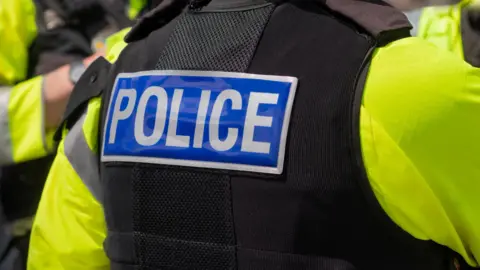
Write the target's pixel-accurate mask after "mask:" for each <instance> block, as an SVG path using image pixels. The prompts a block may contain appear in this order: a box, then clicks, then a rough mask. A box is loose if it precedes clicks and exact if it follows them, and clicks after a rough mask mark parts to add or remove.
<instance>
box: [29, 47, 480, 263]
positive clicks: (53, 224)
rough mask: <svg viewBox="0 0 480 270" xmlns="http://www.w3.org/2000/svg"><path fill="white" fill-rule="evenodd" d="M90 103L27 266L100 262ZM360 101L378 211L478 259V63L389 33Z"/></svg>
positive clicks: (61, 165) (67, 148)
mask: <svg viewBox="0 0 480 270" xmlns="http://www.w3.org/2000/svg"><path fill="white" fill-rule="evenodd" d="M122 46H124V44H122V45H121V46H117V47H116V49H117V52H118V51H119V50H120V49H121V47H122ZM431 78H435V79H434V80H432V79H431ZM100 105H101V98H94V99H92V100H91V101H90V102H89V105H88V109H87V110H86V112H85V113H84V115H83V116H82V117H81V118H80V120H79V121H78V122H77V123H76V124H75V125H74V126H73V128H71V129H70V130H69V131H68V132H67V131H65V133H64V139H63V140H62V141H61V143H60V146H59V150H58V153H57V156H56V159H55V161H54V164H53V167H52V170H51V172H50V175H49V177H48V180H47V183H46V185H45V189H44V193H43V196H42V199H41V202H40V206H39V209H38V212H37V216H36V219H35V221H34V226H33V231H32V236H31V246H30V251H29V258H28V269H30V270H37V269H38V270H40V269H42V270H43V269H69V270H75V269H82V270H89V269H109V260H108V258H107V257H106V255H105V253H104V250H103V245H102V244H103V241H104V239H105V237H106V224H105V219H104V213H103V210H102V206H101V204H100V202H99V201H98V200H97V199H96V198H97V197H98V192H99V190H98V188H99V178H100V176H99V174H98V164H97V162H98V160H97V153H98V151H99V146H98V145H97V137H96V136H97V134H98V128H99V127H98V125H99V117H100ZM362 105H363V106H362V108H361V119H360V130H359V131H358V132H360V135H361V144H362V151H363V157H364V162H365V166H366V170H367V174H368V177H369V180H370V183H371V186H372V188H373V191H374V193H375V195H376V197H377V199H378V201H379V202H380V204H381V206H382V207H383V209H384V210H385V212H386V213H387V214H388V215H389V217H390V218H391V219H392V220H393V221H394V222H395V223H396V224H398V225H399V226H400V227H401V228H403V229H404V230H405V231H407V232H408V233H410V234H411V235H412V236H414V237H416V238H418V239H423V240H427V239H430V240H433V241H435V242H437V243H439V244H441V245H445V246H447V247H449V248H451V249H453V250H455V251H457V252H458V253H459V254H461V255H462V256H463V257H464V258H465V260H466V261H467V262H468V263H469V264H470V265H472V266H477V265H479V263H480V215H479V212H478V209H480V196H478V194H479V192H480V181H478V180H479V179H480V155H479V154H478V153H480V140H479V138H480V125H478V119H479V118H478V116H479V115H480V70H478V69H475V68H473V67H471V66H470V65H468V64H466V63H465V62H463V61H461V60H460V59H459V58H458V57H455V56H454V55H451V54H446V53H444V52H443V51H442V50H440V49H438V48H436V47H435V46H433V45H431V44H429V43H427V42H424V41H422V40H421V39H419V38H406V39H402V40H398V41H396V42H393V43H391V44H390V45H388V46H386V47H382V48H379V49H377V51H376V53H375V54H374V57H373V60H372V62H371V67H370V72H369V75H368V78H367V82H366V85H365V88H364V97H363V103H362ZM79 153H82V155H79Z"/></svg>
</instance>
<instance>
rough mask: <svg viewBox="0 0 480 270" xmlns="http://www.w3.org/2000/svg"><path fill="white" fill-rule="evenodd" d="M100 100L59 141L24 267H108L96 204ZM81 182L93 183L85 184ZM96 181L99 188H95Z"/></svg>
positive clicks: (86, 269)
mask: <svg viewBox="0 0 480 270" xmlns="http://www.w3.org/2000/svg"><path fill="white" fill-rule="evenodd" d="M100 104H101V100H100V99H99V98H96V99H93V100H91V101H90V103H89V106H88V109H87V111H86V113H85V114H84V116H83V117H82V118H81V119H80V120H79V121H78V122H77V123H76V124H75V125H74V126H73V128H72V129H71V130H70V131H69V132H68V134H67V135H66V137H65V139H64V140H62V142H61V143H60V146H59V149H58V152H57V156H56V157H55V161H54V163H53V165H52V168H51V170H50V174H49V176H48V178H47V182H46V184H45V187H44V190H43V194H42V198H41V200H40V204H39V207H38V211H37V214H36V217H35V220H34V224H33V227H32V234H31V242H30V249H29V256H28V269H30V270H37V269H38V270H45V269H51V270H54V269H58V270H60V269H62V270H63V269H65V270H67V269H68V270H77V269H78V270H90V269H91V270H94V269H95V270H97V269H105V270H106V269H109V261H108V258H107V257H106V255H105V253H104V250H103V241H104V239H105V237H106V225H105V220H104V217H103V209H102V207H101V204H100V203H99V200H100V199H98V197H95V196H94V195H97V196H99V192H98V191H99V190H98V189H99V186H98V185H99V183H100V182H99V177H100V176H99V172H98V164H97V162H98V160H97V158H96V157H97V155H96V152H97V145H96V142H97V141H96V135H97V132H98V118H99V115H100ZM85 183H91V184H92V185H90V186H87V185H86V184H85ZM94 183H97V186H94V185H95V184H94Z"/></svg>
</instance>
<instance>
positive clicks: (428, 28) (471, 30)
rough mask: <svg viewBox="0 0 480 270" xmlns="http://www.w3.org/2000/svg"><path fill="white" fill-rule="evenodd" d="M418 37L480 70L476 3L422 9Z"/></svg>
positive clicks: (469, 0)
mask: <svg viewBox="0 0 480 270" xmlns="http://www.w3.org/2000/svg"><path fill="white" fill-rule="evenodd" d="M418 36H419V37H421V38H423V39H425V40H428V41H429V42H431V43H433V44H435V45H436V46H438V47H440V48H442V49H445V50H448V51H450V52H453V53H455V54H456V55H458V56H459V57H462V58H464V59H465V61H466V62H468V63H469V64H471V65H473V66H475V67H480V1H477V0H463V1H461V2H459V3H456V4H452V5H449V6H443V7H428V8H425V9H424V10H423V11H422V15H421V17H420V20H419V28H418Z"/></svg>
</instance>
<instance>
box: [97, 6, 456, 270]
mask: <svg viewBox="0 0 480 270" xmlns="http://www.w3.org/2000/svg"><path fill="white" fill-rule="evenodd" d="M214 1H215V0H214ZM214 1H213V2H212V4H213V3H215V2H214ZM292 2H294V3H283V4H281V5H280V6H279V7H277V8H275V9H274V11H273V12H272V6H263V7H257V8H252V9H247V8H246V9H244V10H241V11H240V10H235V8H234V11H228V8H226V9H224V10H223V11H222V12H212V11H211V10H210V11H209V9H208V6H207V7H206V8H205V11H202V10H200V11H198V10H197V11H187V12H184V13H183V14H181V15H180V16H179V17H178V18H176V19H174V20H173V21H171V22H170V23H168V24H167V25H166V26H165V27H163V28H160V29H157V30H155V31H153V32H151V31H150V32H149V31H143V30H144V29H142V28H141V27H140V29H137V30H136V31H138V33H142V36H143V37H146V38H145V39H142V38H140V39H135V38H134V39H132V40H131V42H133V43H131V45H129V46H128V47H127V48H126V50H125V51H124V53H122V56H121V57H120V58H119V60H118V61H117V63H116V65H115V67H114V68H113V74H112V75H111V76H110V80H111V82H110V86H111V87H113V81H114V77H115V75H116V74H118V73H119V72H135V71H142V70H151V69H153V67H155V69H160V70H171V69H180V70H211V71H234V72H247V73H252V74H266V75H280V76H294V77H297V78H298V79H299V84H298V88H297V94H296V97H295V104H294V107H293V110H292V115H291V120H290V128H289V134H288V138H287V149H286V158H285V166H284V173H283V174H282V175H278V176H266V175H263V174H255V173H242V172H229V171H224V170H213V169H209V168H203V169H198V168H195V169H194V168H186V167H178V166H164V165H160V164H155V165H154V164H141V163H124V162H105V163H103V164H102V166H101V174H102V177H101V178H102V183H103V185H104V186H105V189H104V190H105V191H106V194H105V195H104V196H105V205H104V209H105V215H106V221H107V226H108V236H107V241H106V251H107V255H108V256H109V258H110V259H111V261H112V264H111V268H112V269H239V270H247V269H248V270H250V269H255V270H257V269H265V270H266V269H282V270H286V269H292V270H293V269H308V270H309V269H317V270H357V269H358V270H385V269H389V270H404V269H410V270H423V269H438V270H442V269H444V270H447V269H448V270H450V268H451V266H452V260H451V258H452V257H451V256H450V255H451V254H450V251H448V250H447V249H445V248H443V247H440V246H438V245H436V244H434V243H432V242H426V241H420V240H417V239H415V238H413V237H412V236H410V235H408V234H407V233H406V232H404V231H403V230H402V229H400V228H399V227H398V226H396V225H395V224H394V223H393V222H392V221H391V220H390V219H389V217H388V216H387V215H386V214H385V213H384V212H383V210H382V209H381V207H380V206H379V204H378V202H377V201H376V199H375V197H374V195H373V193H372V190H371V187H370V184H369V182H368V179H367V176H366V174H365V170H364V168H363V163H362V159H361V148H360V140H359V131H358V121H359V113H360V106H359V104H360V103H359V102H360V100H361V96H362V91H363V83H364V81H365V77H366V75H367V72H368V63H369V61H370V57H371V55H372V53H373V50H374V49H375V46H376V45H379V44H378V39H377V38H376V37H373V36H372V33H371V32H370V31H369V29H363V28H362V24H361V23H359V22H358V21H355V18H353V17H350V18H347V17H345V16H343V15H342V16H340V15H338V13H336V12H332V10H331V9H329V8H327V7H326V6H325V4H324V3H320V2H319V1H318V2H317V1H292ZM346 4H348V3H345V5H346ZM380 10H383V9H380ZM388 12H389V13H388V14H392V13H391V9H388ZM362 14H363V15H364V13H362ZM379 15H382V16H380V18H383V16H384V15H385V14H384V13H381V12H380V14H379ZM151 18H152V20H153V19H154V18H155V13H152V14H151ZM362 18H363V19H364V17H362ZM292 22H295V23H292ZM150 26H151V25H150ZM387 26H388V27H387ZM387 26H385V24H384V23H383V22H381V23H379V24H378V25H374V27H373V28H371V29H375V31H377V30H378V33H388V32H389V30H392V31H396V30H401V29H403V24H401V25H399V28H398V29H395V28H391V27H392V25H387ZM382 27H384V28H385V29H384V28H382ZM371 29H370V30H371ZM150 30H152V29H151V28H150ZM383 30H385V31H383ZM134 33H135V32H134ZM397 33H403V34H396V35H393V36H394V37H395V38H401V37H404V36H407V34H406V33H405V32H397ZM137 37H138V36H137ZM155 57H157V58H155ZM152 59H155V61H156V60H158V61H157V63H153V62H152ZM109 89H111V88H110V87H109ZM110 95H111V91H107V92H106V93H105V100H109V97H110ZM105 102H108V101H105ZM107 106H108V104H106V103H104V104H103V110H102V122H101V129H103V126H104V124H105V123H104V121H105V115H106V114H105V110H106V108H107ZM100 134H103V132H102V131H100Z"/></svg>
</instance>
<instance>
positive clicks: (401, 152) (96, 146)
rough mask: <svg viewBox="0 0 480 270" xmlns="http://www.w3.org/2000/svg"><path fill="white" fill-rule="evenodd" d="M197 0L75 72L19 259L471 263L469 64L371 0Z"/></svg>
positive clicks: (474, 74)
mask: <svg viewBox="0 0 480 270" xmlns="http://www.w3.org/2000/svg"><path fill="white" fill-rule="evenodd" d="M207 2H208V1H192V2H190V4H189V7H188V9H187V10H185V11H182V8H183V7H182V5H181V4H182V3H181V2H180V1H175V0H171V1H167V0H165V1H163V2H162V3H161V4H160V5H158V6H157V7H156V8H155V10H153V11H152V12H151V13H149V14H147V15H146V16H145V17H144V18H143V19H142V20H141V21H140V22H139V23H138V24H137V25H136V26H135V27H134V28H133V29H132V30H131V32H130V33H129V34H128V35H127V38H126V41H127V42H128V46H127V47H126V48H125V49H124V50H123V51H122V54H121V55H120V57H119V58H118V59H117V61H116V63H115V64H114V65H113V66H110V64H108V63H107V62H106V61H104V60H97V61H96V62H95V63H93V64H92V66H91V67H90V68H89V69H88V70H87V71H86V73H85V74H84V75H83V76H82V78H81V79H80V81H79V83H78V84H77V86H76V89H75V90H74V93H73V95H72V99H71V100H70V102H69V105H68V108H69V109H68V110H67V115H66V117H65V119H64V122H63V124H62V126H63V130H61V132H59V133H58V134H59V135H60V134H63V139H62V140H61V142H60V145H59V151H58V154H57V156H56V159H55V163H54V166H53V167H52V169H51V171H50V174H49V178H48V180H47V183H46V186H45V189H44V193H43V196H42V199H41V202H40V207H39V210H38V213H37V216H36V219H35V222H34V227H33V232H32V238H31V240H32V246H31V250H30V253H29V268H30V269H107V268H109V267H110V268H111V269H134V268H135V269H137V268H138V269H147V268H148V269H344V270H345V269H348V270H351V269H361V270H363V269H368V270H372V269H373V270H377V269H378V270H380V269H382V270H384V269H389V270H397V269H445V270H447V269H468V266H467V265H470V267H474V266H475V267H476V266H478V265H479V262H480V245H479V243H480V216H479V215H478V213H479V212H478V209H479V207H480V200H479V197H478V193H479V191H480V182H479V181H476V180H477V179H480V170H479V169H478V168H479V167H478V164H479V163H480V157H479V155H478V153H479V152H480V140H478V138H480V129H479V127H478V125H477V124H476V123H478V115H479V114H480V88H479V85H480V73H479V71H478V70H476V69H474V68H472V67H471V66H469V65H468V64H466V63H464V62H463V61H461V60H459V59H458V58H456V57H454V56H452V55H450V54H445V53H442V51H441V50H439V49H437V48H435V47H433V46H431V45H430V44H428V43H426V42H424V41H422V40H420V39H418V38H411V37H408V32H409V29H410V25H409V23H408V21H407V20H406V18H405V17H404V15H403V14H402V13H401V12H399V11H397V10H396V9H393V8H391V7H390V6H388V5H385V3H383V2H375V1H360V0H332V1H326V2H324V1H322V2H320V1H315V0H310V1H295V0H291V1H265V0H243V1H238V0H212V1H211V2H210V3H209V4H207ZM181 11H182V12H181ZM180 12H181V13H180ZM178 13H180V15H179V16H178V17H176V18H173V17H175V15H176V14H178ZM432 77H434V78H435V80H431V79H430V78H432ZM77 90H78V91H77ZM77 93H78V94H77Z"/></svg>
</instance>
